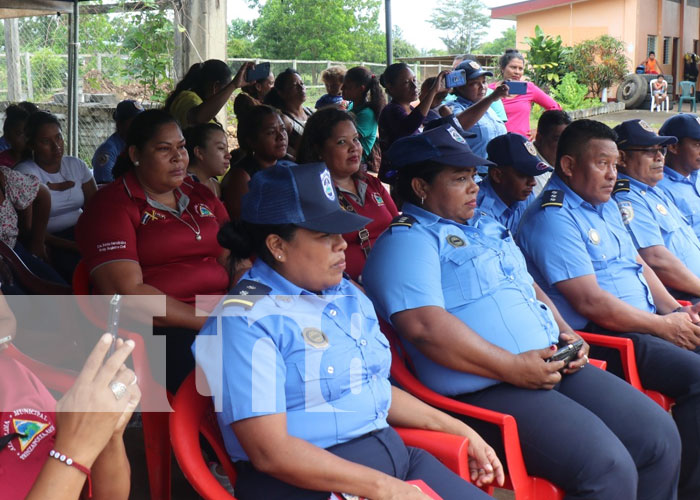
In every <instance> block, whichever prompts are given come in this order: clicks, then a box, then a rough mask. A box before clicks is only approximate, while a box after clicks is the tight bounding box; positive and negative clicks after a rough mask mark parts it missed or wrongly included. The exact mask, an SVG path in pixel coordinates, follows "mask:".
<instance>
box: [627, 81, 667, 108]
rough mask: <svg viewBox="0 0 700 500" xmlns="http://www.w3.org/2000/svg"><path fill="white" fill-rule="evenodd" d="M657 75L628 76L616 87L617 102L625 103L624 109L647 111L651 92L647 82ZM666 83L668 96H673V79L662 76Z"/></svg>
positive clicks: (649, 105)
mask: <svg viewBox="0 0 700 500" xmlns="http://www.w3.org/2000/svg"><path fill="white" fill-rule="evenodd" d="M657 77H658V75H647V74H644V75H639V74H629V75H627V76H626V77H625V79H624V80H623V81H622V83H621V84H620V85H619V86H618V87H617V102H623V103H625V108H626V109H649V108H650V107H651V92H650V91H649V82H650V81H652V80H656V78H657ZM664 79H665V80H666V81H667V82H668V95H669V96H671V95H673V77H672V76H671V75H668V76H667V75H664Z"/></svg>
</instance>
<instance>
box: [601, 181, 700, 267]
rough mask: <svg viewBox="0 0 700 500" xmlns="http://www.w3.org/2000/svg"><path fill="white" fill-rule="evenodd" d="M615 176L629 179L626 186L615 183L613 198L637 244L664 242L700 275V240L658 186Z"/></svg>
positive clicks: (655, 244)
mask: <svg viewBox="0 0 700 500" xmlns="http://www.w3.org/2000/svg"><path fill="white" fill-rule="evenodd" d="M618 178H619V179H623V180H627V181H629V185H627V184H626V183H622V185H621V186H620V185H619V183H618V187H617V188H616V190H615V192H614V193H613V197H614V198H615V201H616V202H617V205H618V207H619V208H620V215H621V216H622V221H623V222H624V223H625V225H626V226H627V230H628V231H629V233H630V235H631V236H632V241H634V244H635V245H636V247H637V248H648V247H653V246H657V245H663V246H665V247H666V248H668V250H669V251H670V252H671V253H672V254H673V255H675V256H676V257H678V259H679V260H680V261H681V262H682V263H683V264H685V266H686V267H687V268H688V269H690V271H691V272H692V273H693V274H695V275H696V276H700V241H698V237H697V236H696V235H695V233H694V232H693V229H692V228H691V227H690V226H689V225H688V222H686V220H685V218H684V217H683V215H682V214H681V212H680V211H679V210H678V208H677V207H676V205H674V203H673V202H672V201H671V200H669V199H668V197H667V196H666V194H665V193H664V192H663V191H662V190H661V189H660V188H659V187H651V186H648V185H646V184H644V183H643V182H640V181H638V180H636V179H633V178H631V177H629V176H626V175H624V174H620V175H619V176H618ZM628 188H629V189H628Z"/></svg>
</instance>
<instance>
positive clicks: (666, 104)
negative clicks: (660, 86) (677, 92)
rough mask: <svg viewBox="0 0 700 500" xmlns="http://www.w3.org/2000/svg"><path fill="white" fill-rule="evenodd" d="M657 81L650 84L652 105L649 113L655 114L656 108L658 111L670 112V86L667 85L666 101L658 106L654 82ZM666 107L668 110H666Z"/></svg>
mask: <svg viewBox="0 0 700 500" xmlns="http://www.w3.org/2000/svg"><path fill="white" fill-rule="evenodd" d="M655 81H656V80H651V81H650V82H649V95H651V105H650V106H649V111H651V112H654V108H656V111H668V84H667V85H666V99H664V100H663V101H661V104H659V105H656V99H655V97H654V82H655ZM664 107H665V108H666V109H664Z"/></svg>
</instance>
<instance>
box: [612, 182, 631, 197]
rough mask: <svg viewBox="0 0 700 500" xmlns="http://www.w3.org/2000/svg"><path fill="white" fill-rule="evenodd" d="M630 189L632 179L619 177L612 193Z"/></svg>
mask: <svg viewBox="0 0 700 500" xmlns="http://www.w3.org/2000/svg"><path fill="white" fill-rule="evenodd" d="M629 190H630V180H629V179H618V181H617V182H616V183H615V187H614V188H613V192H612V194H615V193H619V192H620V191H629Z"/></svg>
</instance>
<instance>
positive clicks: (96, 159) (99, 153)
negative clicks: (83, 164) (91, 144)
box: [92, 132, 126, 184]
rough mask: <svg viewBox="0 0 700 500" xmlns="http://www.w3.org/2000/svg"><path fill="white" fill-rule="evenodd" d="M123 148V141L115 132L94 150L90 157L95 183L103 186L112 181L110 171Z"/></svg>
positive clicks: (124, 143)
mask: <svg viewBox="0 0 700 500" xmlns="http://www.w3.org/2000/svg"><path fill="white" fill-rule="evenodd" d="M125 146H126V142H124V139H122V138H121V137H119V134H117V133H116V132H115V133H114V134H112V135H110V136H109V137H108V138H107V140H106V141H105V142H103V143H102V144H100V146H99V147H98V148H97V149H96V150H95V154H94V155H93V156H92V169H93V175H94V176H95V181H96V182H98V183H100V184H104V183H107V182H112V181H113V180H114V178H113V177H112V169H113V168H114V163H115V162H116V161H117V158H118V157H119V155H120V154H121V152H122V150H123V149H124V147H125Z"/></svg>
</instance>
